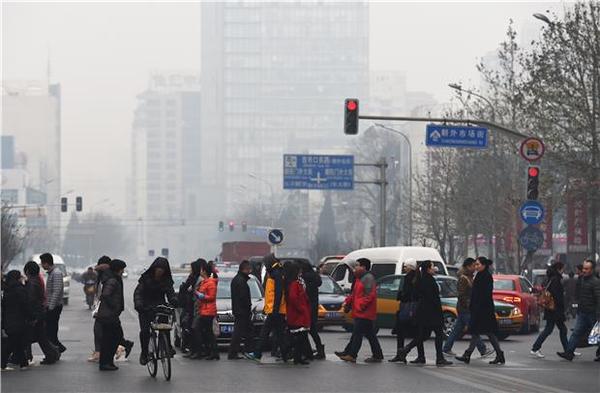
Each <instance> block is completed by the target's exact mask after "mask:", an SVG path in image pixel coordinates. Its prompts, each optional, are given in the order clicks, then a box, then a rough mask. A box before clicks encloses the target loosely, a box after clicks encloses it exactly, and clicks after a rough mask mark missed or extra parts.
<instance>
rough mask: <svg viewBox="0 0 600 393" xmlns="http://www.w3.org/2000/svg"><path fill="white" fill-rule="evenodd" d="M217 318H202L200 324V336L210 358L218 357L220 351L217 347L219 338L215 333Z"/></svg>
mask: <svg viewBox="0 0 600 393" xmlns="http://www.w3.org/2000/svg"><path fill="white" fill-rule="evenodd" d="M215 318H216V317H208V316H200V318H199V320H198V324H199V327H200V336H201V337H202V343H204V345H206V347H207V348H208V351H209V355H210V356H218V355H219V349H218V347H217V338H216V337H215V333H214V332H213V319H215Z"/></svg>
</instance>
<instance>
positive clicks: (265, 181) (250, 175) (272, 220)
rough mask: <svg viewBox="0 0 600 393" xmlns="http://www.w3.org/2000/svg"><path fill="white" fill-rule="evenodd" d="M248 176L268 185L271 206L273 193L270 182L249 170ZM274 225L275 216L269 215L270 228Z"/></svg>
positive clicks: (273, 198) (273, 200)
mask: <svg viewBox="0 0 600 393" xmlns="http://www.w3.org/2000/svg"><path fill="white" fill-rule="evenodd" d="M248 177H250V178H252V179H254V180H256V181H260V182H263V183H265V184H266V185H267V186H269V191H270V193H271V206H275V193H274V191H273V185H272V184H271V182H270V181H268V180H267V179H265V178H262V177H260V176H257V175H256V174H255V173H252V172H249V173H248ZM274 225H275V217H273V215H271V228H273V226H274Z"/></svg>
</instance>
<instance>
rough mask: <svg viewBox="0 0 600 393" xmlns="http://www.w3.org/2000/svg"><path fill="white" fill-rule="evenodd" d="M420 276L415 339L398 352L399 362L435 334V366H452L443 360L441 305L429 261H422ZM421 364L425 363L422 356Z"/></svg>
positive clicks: (433, 271)
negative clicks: (432, 333)
mask: <svg viewBox="0 0 600 393" xmlns="http://www.w3.org/2000/svg"><path fill="white" fill-rule="evenodd" d="M420 271H421V276H420V278H419V280H418V282H417V298H418V303H417V316H416V319H417V326H418V332H417V337H416V338H415V339H413V340H412V341H411V342H410V343H409V344H408V345H407V346H406V347H405V348H404V349H402V350H401V351H399V355H400V361H402V362H406V355H407V354H408V353H409V352H410V350H411V349H412V348H414V347H416V346H418V345H423V341H425V340H426V339H427V338H428V337H429V335H430V334H431V332H432V331H433V332H435V353H436V362H435V364H436V365H437V366H446V365H449V364H452V362H449V361H447V360H446V359H445V358H444V354H443V352H442V345H443V344H444V330H443V327H444V320H443V316H442V303H441V301H440V290H439V287H438V285H437V282H436V281H435V278H433V275H434V274H435V268H434V267H433V263H432V262H431V261H423V262H421V266H420ZM422 360H423V361H422V363H423V364H424V363H425V357H424V355H423V359H422Z"/></svg>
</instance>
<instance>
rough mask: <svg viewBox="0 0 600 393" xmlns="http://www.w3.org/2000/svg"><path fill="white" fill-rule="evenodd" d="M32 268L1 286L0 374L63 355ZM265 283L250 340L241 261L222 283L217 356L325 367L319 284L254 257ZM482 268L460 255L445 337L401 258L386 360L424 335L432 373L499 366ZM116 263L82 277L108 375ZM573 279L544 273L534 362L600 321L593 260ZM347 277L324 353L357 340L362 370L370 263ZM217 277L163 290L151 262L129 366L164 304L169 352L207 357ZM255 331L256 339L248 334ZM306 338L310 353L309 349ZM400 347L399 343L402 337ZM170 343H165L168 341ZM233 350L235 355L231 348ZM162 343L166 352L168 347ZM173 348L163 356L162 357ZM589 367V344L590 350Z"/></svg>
mask: <svg viewBox="0 0 600 393" xmlns="http://www.w3.org/2000/svg"><path fill="white" fill-rule="evenodd" d="M40 260H41V268H42V269H43V270H45V271H46V272H47V277H46V279H44V277H43V275H42V273H41V269H40V266H39V265H38V264H37V263H35V262H33V261H31V262H28V263H27V264H26V265H25V267H24V269H23V274H21V272H19V271H17V270H11V271H9V272H7V273H6V274H5V275H3V278H2V370H10V369H11V367H9V363H10V364H11V365H14V366H16V367H19V368H20V369H27V367H28V366H29V365H30V364H31V362H32V359H33V356H32V350H31V345H32V343H36V342H37V343H38V344H39V346H40V349H41V351H42V352H43V354H44V359H43V360H42V362H41V363H42V364H53V363H55V362H57V361H58V360H59V359H60V357H61V354H62V353H63V352H65V351H66V349H67V348H66V347H65V346H64V345H63V344H62V343H61V342H60V340H59V338H58V330H59V329H58V327H59V323H60V316H61V312H62V299H63V291H64V288H63V277H62V274H61V272H60V270H59V269H56V268H55V267H54V263H53V258H52V255H51V254H48V253H46V254H42V255H41V256H40ZM263 264H264V267H265V276H264V278H263V277H258V279H259V281H261V282H263V286H264V291H265V294H264V308H263V313H264V314H265V320H264V323H263V325H262V328H261V331H260V332H253V331H252V330H253V323H252V318H253V309H252V298H251V291H250V287H249V285H248V281H249V280H250V275H251V274H255V273H253V268H252V266H251V264H250V263H249V262H248V261H242V262H241V263H240V264H239V267H238V272H237V274H236V276H235V277H234V278H233V279H232V280H231V302H232V313H233V317H234V329H233V335H232V339H231V345H230V347H229V352H228V359H230V360H237V359H244V358H247V359H251V360H256V361H260V359H261V358H262V354H263V352H264V351H265V350H266V349H267V347H270V350H271V354H272V355H273V356H275V357H277V358H279V359H281V360H282V361H284V362H287V361H288V360H292V361H293V363H294V364H300V365H305V364H308V363H309V362H310V361H312V360H314V359H325V356H326V355H325V346H324V345H323V343H322V341H321V338H320V336H319V333H318V325H317V323H318V307H319V287H320V286H321V283H322V281H321V276H320V274H319V273H318V272H317V271H316V270H315V269H314V267H313V266H312V265H311V264H310V263H309V262H308V261H296V260H292V261H284V262H282V261H281V260H279V259H278V258H277V257H275V255H274V254H269V255H267V256H266V257H265V258H264V259H263ZM492 264H493V262H492V261H491V260H490V259H488V258H485V257H478V258H477V259H472V258H467V259H465V261H464V262H463V264H462V267H461V269H460V270H459V272H458V285H457V287H458V299H457V306H456V309H457V313H458V315H457V319H456V323H455V324H454V326H453V330H452V332H451V333H450V334H449V335H448V337H446V335H445V334H444V331H443V327H444V321H443V313H442V305H441V301H440V294H439V287H438V285H437V283H436V280H435V278H434V275H435V273H436V272H435V268H434V266H433V263H432V262H431V261H420V262H417V261H416V260H414V259H408V260H406V261H404V263H403V270H404V271H403V273H404V280H403V285H402V286H401V287H400V288H399V290H398V294H397V299H398V300H399V301H400V307H399V309H398V312H397V314H396V324H395V327H394V329H393V330H392V333H393V334H395V335H396V355H395V356H394V357H393V358H391V359H390V360H389V361H390V362H394V363H403V364H406V363H407V362H408V361H407V356H408V354H409V353H410V352H411V350H412V349H414V348H416V349H417V357H416V358H415V359H413V360H411V361H410V363H412V364H425V363H426V358H425V351H424V342H425V341H426V340H427V339H428V338H429V336H430V335H431V334H432V333H434V334H435V340H434V342H435V352H436V365H437V366H446V365H450V364H452V362H451V361H449V360H447V359H446V357H455V359H456V360H457V361H460V362H463V363H465V364H469V363H470V359H471V355H472V353H473V352H474V351H475V349H477V350H478V351H479V353H480V354H481V357H482V358H485V357H488V356H491V355H492V354H494V353H495V355H496V356H495V358H494V359H493V360H491V361H490V362H489V363H490V364H494V365H496V364H499V365H502V364H505V361H506V359H505V356H504V352H503V351H502V349H501V347H500V343H499V340H498V336H497V333H498V325H497V322H496V316H495V307H494V300H493V295H492V293H493V277H492V273H491V267H492ZM125 268H126V263H125V262H124V261H122V260H119V259H111V258H110V257H108V256H103V257H101V258H100V259H99V260H98V263H97V265H96V266H95V267H94V268H93V269H90V270H89V271H88V272H87V273H86V275H87V276H86V279H85V283H86V285H92V284H91V283H92V282H95V285H94V289H93V291H89V292H88V291H87V290H86V295H89V294H94V299H93V307H92V309H93V312H92V314H93V316H94V327H93V342H94V351H93V352H92V355H91V356H90V358H89V359H88V360H89V361H91V362H98V365H99V369H100V370H102V371H114V370H117V369H118V367H117V366H116V365H115V363H114V360H115V358H118V357H120V356H124V357H125V358H127V357H128V356H129V354H130V353H131V350H132V348H133V346H134V343H133V341H129V340H127V339H126V338H125V337H124V332H123V328H122V326H121V322H120V315H121V313H122V312H123V310H124V309H125V301H124V296H125V294H124V289H123V280H122V275H123V272H124V270H125ZM579 268H580V274H578V278H577V279H575V278H574V276H573V275H570V276H569V278H568V279H567V280H563V274H564V269H565V266H564V264H563V263H561V262H556V263H554V264H552V265H551V266H550V267H549V268H548V270H547V280H546V283H545V285H544V288H543V292H542V294H541V297H543V298H544V299H545V302H544V303H543V304H542V307H543V308H544V320H545V321H546V326H545V327H544V329H543V331H542V332H541V333H540V334H539V336H538V337H537V339H536V340H535V342H534V343H533V345H532V347H531V351H530V353H531V355H532V356H534V357H536V358H544V355H543V354H542V352H541V348H542V345H543V344H544V342H545V341H546V339H547V338H548V337H549V336H550V335H551V333H552V332H553V330H554V328H555V327H556V328H558V331H559V338H560V343H561V345H562V348H563V351H562V352H558V353H557V354H558V356H560V357H561V358H564V359H566V360H569V361H571V360H573V358H574V357H575V356H577V355H578V353H577V352H575V349H576V348H577V347H578V345H579V344H580V342H581V341H582V340H586V339H587V334H589V331H590V330H591V329H592V327H593V326H594V324H595V323H596V322H597V321H600V278H599V277H598V276H597V274H596V273H595V262H594V261H592V260H590V259H588V260H586V261H584V263H583V264H582V265H581V266H579ZM353 270H354V276H355V277H354V278H355V279H354V280H353V283H352V288H351V292H350V294H349V296H348V297H347V298H346V299H345V301H344V303H343V308H344V310H345V311H346V312H350V311H352V316H353V324H354V326H353V330H352V336H351V338H350V340H349V342H348V344H347V345H346V347H345V348H344V349H343V350H342V351H336V352H335V355H337V356H338V357H339V358H340V359H342V360H344V361H346V362H351V363H354V362H356V361H357V356H358V353H359V351H360V348H361V345H362V341H363V338H367V340H368V342H369V345H370V349H371V356H369V357H367V358H366V359H365V362H366V363H380V362H382V361H383V359H384V356H383V351H382V348H381V345H380V343H379V340H378V338H377V334H376V332H377V329H376V325H375V320H376V317H377V289H376V280H375V277H374V276H373V274H372V273H371V271H370V270H371V261H370V260H368V259H366V258H361V259H358V260H357V261H356V262H355V263H354V266H353ZM218 281H219V278H218V270H217V268H216V266H215V263H214V262H212V261H209V262H207V261H206V260H205V259H202V258H200V259H198V260H196V261H194V262H192V263H191V264H190V272H189V276H188V277H187V279H186V280H185V281H184V282H183V283H182V284H181V286H180V288H179V294H178V295H176V294H175V290H174V287H173V286H174V281H173V277H172V274H171V268H170V265H169V261H168V260H167V259H166V258H163V257H159V258H156V259H155V260H154V262H153V263H152V264H151V266H150V267H149V268H148V269H147V270H146V271H145V272H144V273H142V275H141V276H140V278H139V280H138V283H137V286H136V288H135V291H134V293H133V299H134V307H135V310H136V311H137V313H138V319H139V328H140V330H139V342H140V351H141V354H140V358H139V362H140V364H142V365H145V364H146V363H148V361H149V353H148V344H149V340H150V335H151V323H152V322H153V321H154V318H155V313H156V308H157V306H161V305H165V304H168V305H171V306H173V307H179V308H180V309H181V315H180V323H181V325H182V334H183V337H182V340H181V347H182V350H183V352H184V356H185V357H187V358H190V359H206V360H219V359H220V355H219V351H218V347H217V340H216V335H217V334H218V329H219V325H218V322H217V319H216V318H217V303H216V302H217V289H218ZM572 304H577V307H576V311H575V312H573V314H574V315H575V325H574V329H573V332H572V334H571V337H570V338H569V337H568V336H567V327H566V325H565V321H566V314H567V313H570V312H572V311H570V310H571V308H572V307H573V306H572ZM466 331H468V332H469V334H470V336H471V338H470V341H469V345H468V347H467V349H466V350H465V351H464V353H463V354H462V355H461V356H457V355H456V353H455V352H453V351H452V349H453V347H454V344H455V342H456V340H457V339H459V338H460V337H462V335H463V334H464V333H465V332H466ZM256 333H258V340H257V341H256V342H255V341H254V337H255V336H256V335H257V334H256ZM483 335H485V336H487V338H488V340H489V343H490V345H491V347H492V348H488V347H487V346H486V345H485V343H484V342H483V340H482V338H481V336H483ZM309 337H310V338H312V340H313V342H314V349H313V346H312V344H311V343H310V341H309ZM408 337H411V338H412V340H411V341H410V342H409V343H408V344H406V345H405V341H406V338H408ZM169 341H170V340H169ZM242 344H243V348H242ZM169 345H171V344H170V343H169ZM174 354H175V350H174V349H173V348H172V347H171V348H170V355H171V356H173V355H174ZM596 361H600V348H599V349H598V351H597V353H596Z"/></svg>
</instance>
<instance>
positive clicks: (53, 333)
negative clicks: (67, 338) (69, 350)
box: [46, 304, 65, 352]
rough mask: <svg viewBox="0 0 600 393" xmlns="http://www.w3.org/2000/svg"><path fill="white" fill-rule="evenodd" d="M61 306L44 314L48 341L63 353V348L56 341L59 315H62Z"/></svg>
mask: <svg viewBox="0 0 600 393" xmlns="http://www.w3.org/2000/svg"><path fill="white" fill-rule="evenodd" d="M62 308H63V306H62V304H59V305H58V306H56V307H54V308H53V309H52V310H48V312H47V313H46V332H47V336H48V340H50V342H51V343H52V344H54V345H56V346H57V347H58V349H59V350H60V351H61V352H63V351H64V350H65V346H64V345H62V343H61V342H60V341H59V340H58V323H59V321H60V314H61V313H62Z"/></svg>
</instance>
